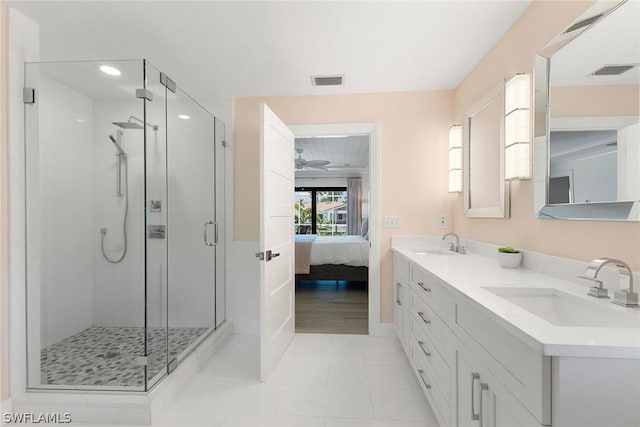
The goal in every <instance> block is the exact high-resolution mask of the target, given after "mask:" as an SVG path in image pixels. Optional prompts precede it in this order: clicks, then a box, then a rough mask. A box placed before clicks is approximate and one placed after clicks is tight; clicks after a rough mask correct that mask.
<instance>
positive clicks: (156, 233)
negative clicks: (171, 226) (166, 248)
mask: <svg viewBox="0 0 640 427" xmlns="http://www.w3.org/2000/svg"><path fill="white" fill-rule="evenodd" d="M147 230H148V233H147V234H148V236H149V238H150V239H164V236H165V233H166V229H165V226H164V225H148V226H147Z"/></svg>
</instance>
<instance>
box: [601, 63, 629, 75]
mask: <svg viewBox="0 0 640 427" xmlns="http://www.w3.org/2000/svg"><path fill="white" fill-rule="evenodd" d="M636 66H637V65H634V64H627V65H605V66H604V67H602V68H600V69H597V70H595V71H594V72H593V73H591V75H593V76H619V75H620V74H622V73H624V72H626V71H629V70H631V69H632V68H634V67H636Z"/></svg>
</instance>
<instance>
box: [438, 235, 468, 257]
mask: <svg viewBox="0 0 640 427" xmlns="http://www.w3.org/2000/svg"><path fill="white" fill-rule="evenodd" d="M449 236H453V237H455V238H456V243H455V245H454V244H453V243H452V242H449V250H450V251H453V252H457V253H459V254H464V253H466V250H465V248H464V246H460V237H458V235H457V234H456V233H447V234H445V235H444V236H442V240H446V238H447V237H449Z"/></svg>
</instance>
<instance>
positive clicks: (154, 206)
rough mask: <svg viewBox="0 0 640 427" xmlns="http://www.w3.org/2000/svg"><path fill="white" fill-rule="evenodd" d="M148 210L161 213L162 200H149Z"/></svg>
mask: <svg viewBox="0 0 640 427" xmlns="http://www.w3.org/2000/svg"><path fill="white" fill-rule="evenodd" d="M149 210H150V211H151V212H161V211H162V200H150V201H149Z"/></svg>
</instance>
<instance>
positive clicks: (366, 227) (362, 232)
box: [360, 218, 369, 240]
mask: <svg viewBox="0 0 640 427" xmlns="http://www.w3.org/2000/svg"><path fill="white" fill-rule="evenodd" d="M360 235H361V236H362V237H364V238H365V239H367V240H369V218H365V219H363V220H362V227H361V228H360Z"/></svg>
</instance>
